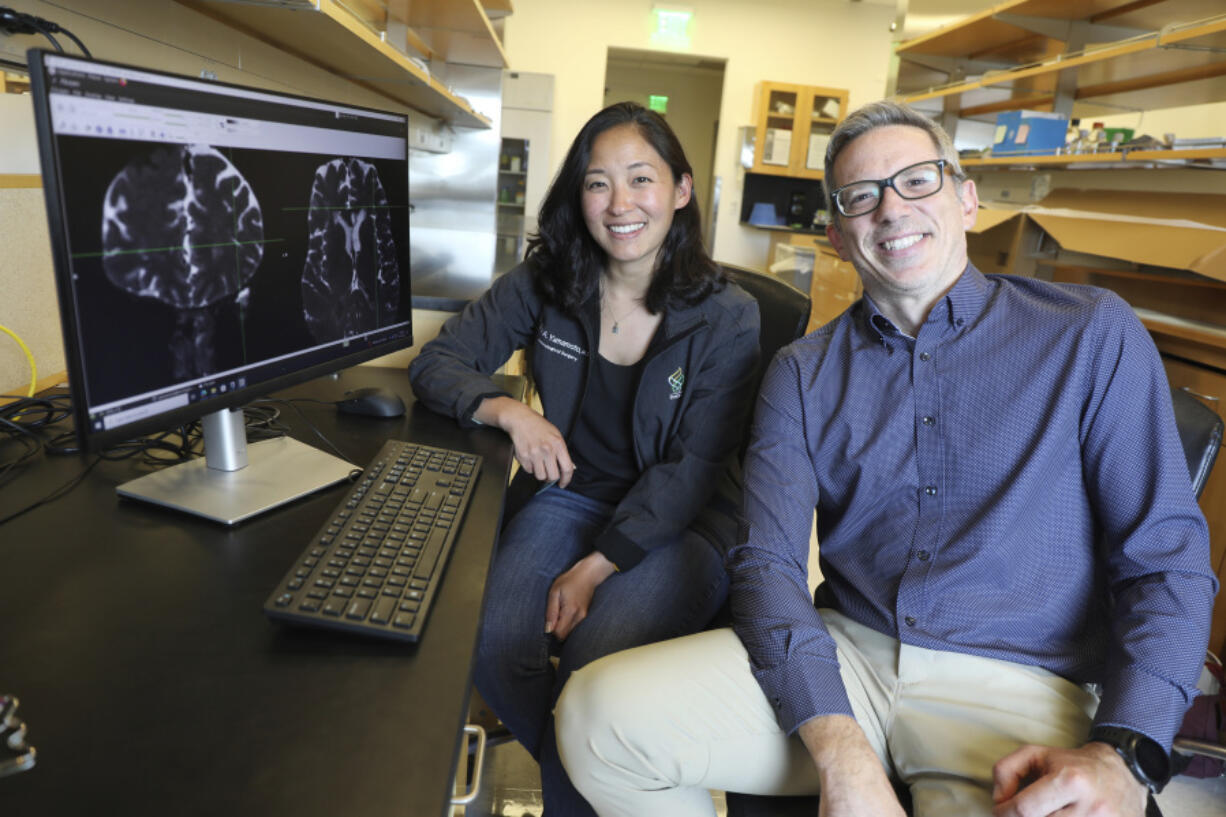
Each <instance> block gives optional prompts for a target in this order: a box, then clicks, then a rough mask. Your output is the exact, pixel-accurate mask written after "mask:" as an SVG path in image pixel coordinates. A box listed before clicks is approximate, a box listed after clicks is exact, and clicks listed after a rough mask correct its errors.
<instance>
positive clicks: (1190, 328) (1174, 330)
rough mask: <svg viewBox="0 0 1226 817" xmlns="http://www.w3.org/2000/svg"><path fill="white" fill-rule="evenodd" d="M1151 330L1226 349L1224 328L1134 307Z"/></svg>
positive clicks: (1138, 315)
mask: <svg viewBox="0 0 1226 817" xmlns="http://www.w3.org/2000/svg"><path fill="white" fill-rule="evenodd" d="M1133 311H1134V312H1136V313H1137V317H1138V318H1140V319H1141V323H1143V324H1144V325H1145V328H1146V329H1148V330H1149V331H1151V332H1154V333H1157V334H1162V335H1167V336H1169V337H1173V338H1179V339H1181V340H1188V341H1192V342H1194V343H1199V344H1201V345H1203V346H1210V347H1213V348H1215V349H1224V350H1226V329H1223V328H1222V327H1220V326H1214V325H1213V324H1209V323H1204V322H1202V321H1190V320H1186V319H1184V318H1177V317H1175V316H1174V315H1166V314H1163V313H1161V312H1155V311H1153V310H1151V309H1134V310H1133Z"/></svg>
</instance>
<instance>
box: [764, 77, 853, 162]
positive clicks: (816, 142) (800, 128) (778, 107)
mask: <svg viewBox="0 0 1226 817" xmlns="http://www.w3.org/2000/svg"><path fill="white" fill-rule="evenodd" d="M846 113H847V91H845V90H842V89H840V88H818V87H814V86H811V85H793V84H789V83H782V82H759V83H758V87H757V90H756V96H755V104H754V122H755V125H756V132H755V141H754V160H753V172H755V173H766V174H770V175H774V176H792V177H794V178H802V179H820V178H821V177H822V175H823V170H824V168H825V160H826V142H827V141H828V140H829V137H830V134H831V132H832V131H834V128H835V126H836V125H838V123H839V122H841V121H842V119H843V117H844V116H845V115H846Z"/></svg>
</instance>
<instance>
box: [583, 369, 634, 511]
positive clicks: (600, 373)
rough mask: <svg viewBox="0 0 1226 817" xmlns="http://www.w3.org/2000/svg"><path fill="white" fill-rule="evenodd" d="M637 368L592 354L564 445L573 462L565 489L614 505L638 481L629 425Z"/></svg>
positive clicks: (632, 437) (632, 438)
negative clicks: (587, 377)
mask: <svg viewBox="0 0 1226 817" xmlns="http://www.w3.org/2000/svg"><path fill="white" fill-rule="evenodd" d="M642 368H643V361H641V360H640V361H639V362H638V363H632V364H631V365H629V366H619V365H618V364H616V363H611V362H609V361H608V360H605V359H604V357H603V356H602V355H600V354H597V355H596V365H595V366H594V367H592V379H591V382H589V383H588V387H587V394H586V395H584V398H583V408H582V410H581V411H580V412H579V418H578V420H577V421H576V422H575V428H574V430H573V431H572V432H571V435H570V442H569V443H568V447H569V449H570V457H571V460H572V461H573V462H574V463H575V475H574V476H573V477H572V478H571V481H570V486H569V490H571V491H574V492H575V493H578V494H582V495H583V496H586V497H588V498H590V499H596V500H599V501H601V502H607V503H609V504H610V505H616V504H617V503H619V502H621V500H622V497H624V496H625V495H626V493H627V492H628V491H629V490H630V488H631V486H633V485H634V483H635V482H636V481H637V480H638V478H639V467H638V463H637V462H636V461H635V458H634V436H633V432H632V430H631V427H630V426H631V417H632V415H633V409H634V406H633V402H634V392H635V388H636V386H637V384H638V379H639V374H640V370H641V369H642Z"/></svg>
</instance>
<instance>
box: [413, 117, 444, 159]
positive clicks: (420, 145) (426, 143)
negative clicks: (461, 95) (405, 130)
mask: <svg viewBox="0 0 1226 817" xmlns="http://www.w3.org/2000/svg"><path fill="white" fill-rule="evenodd" d="M409 147H411V148H414V149H416V150H424V151H426V152H427V153H450V152H451V130H450V129H448V128H447V126H446V125H444V124H442V123H441V122H435V121H433V120H424V121H423V120H421V119H417V118H416V117H413V118H411V119H410V120H409Z"/></svg>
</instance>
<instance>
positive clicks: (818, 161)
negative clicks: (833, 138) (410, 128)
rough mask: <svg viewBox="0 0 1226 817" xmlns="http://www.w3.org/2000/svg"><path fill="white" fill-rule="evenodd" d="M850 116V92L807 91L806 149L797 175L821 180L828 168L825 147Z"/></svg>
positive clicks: (803, 127) (802, 125)
mask: <svg viewBox="0 0 1226 817" xmlns="http://www.w3.org/2000/svg"><path fill="white" fill-rule="evenodd" d="M846 115H847V91H844V90H842V89H840V88H806V89H805V115H804V118H803V120H802V122H801V123H800V124H801V129H802V130H803V132H804V142H803V149H802V150H801V151H800V153H799V159H800V165H799V167H797V171H799V172H798V175H801V176H805V177H808V178H817V179H820V178H822V176H823V175H825V173H824V171H825V168H826V144H827V143H828V142H829V141H830V134H831V133H833V132H834V129H835V127H837V126H838V124H839V123H840V122H842V121H843V117H844V116H846Z"/></svg>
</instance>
